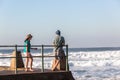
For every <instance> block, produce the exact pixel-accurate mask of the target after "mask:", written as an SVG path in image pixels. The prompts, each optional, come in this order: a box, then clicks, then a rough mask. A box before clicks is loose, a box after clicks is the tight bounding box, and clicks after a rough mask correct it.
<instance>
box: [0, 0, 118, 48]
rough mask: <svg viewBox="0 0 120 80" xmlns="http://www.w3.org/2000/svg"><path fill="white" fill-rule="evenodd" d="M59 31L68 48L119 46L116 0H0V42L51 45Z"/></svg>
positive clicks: (2, 43)
mask: <svg viewBox="0 0 120 80" xmlns="http://www.w3.org/2000/svg"><path fill="white" fill-rule="evenodd" d="M58 29H59V30H61V33H62V35H63V36H64V37H65V39H66V44H68V45H69V47H120V1H119V0H0V37H1V38H0V44H1V45H4V44H23V41H24V39H25V36H26V35H27V34H28V33H31V34H32V35H33V39H32V41H31V43H32V44H52V42H53V39H54V36H55V31H56V30H58Z"/></svg>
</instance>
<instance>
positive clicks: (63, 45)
mask: <svg viewBox="0 0 120 80" xmlns="http://www.w3.org/2000/svg"><path fill="white" fill-rule="evenodd" d="M16 46H17V47H25V46H24V45H0V47H16ZM31 46H32V47H42V46H44V47H54V46H56V45H31ZM63 46H66V45H63Z"/></svg>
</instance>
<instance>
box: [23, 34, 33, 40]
mask: <svg viewBox="0 0 120 80" xmlns="http://www.w3.org/2000/svg"><path fill="white" fill-rule="evenodd" d="M29 38H32V35H31V34H28V35H27V36H26V39H25V40H24V42H25V41H26V40H28V39H29Z"/></svg>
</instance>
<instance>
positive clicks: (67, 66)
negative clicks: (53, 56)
mask: <svg viewBox="0 0 120 80" xmlns="http://www.w3.org/2000/svg"><path fill="white" fill-rule="evenodd" d="M68 68H69V65H68V45H66V71H68Z"/></svg>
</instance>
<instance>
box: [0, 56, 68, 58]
mask: <svg viewBox="0 0 120 80" xmlns="http://www.w3.org/2000/svg"><path fill="white" fill-rule="evenodd" d="M32 57H33V58H37V57H59V56H32ZM65 57H66V56H65ZM0 58H16V57H0ZM17 58H21V57H17ZM22 58H29V57H22Z"/></svg>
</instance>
